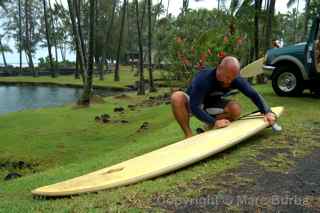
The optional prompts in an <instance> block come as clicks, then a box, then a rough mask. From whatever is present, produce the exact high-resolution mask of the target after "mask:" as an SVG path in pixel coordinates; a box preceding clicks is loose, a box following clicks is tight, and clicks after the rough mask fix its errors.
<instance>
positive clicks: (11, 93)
mask: <svg viewBox="0 0 320 213" xmlns="http://www.w3.org/2000/svg"><path fill="white" fill-rule="evenodd" d="M81 92H82V89H76V88H63V87H42V86H0V114H5V113H8V112H16V111H20V110H24V109H34V108H42V107H53V106H61V105H64V104H66V103H72V102H76V101H77V100H78V98H79V97H80V96H81Z"/></svg>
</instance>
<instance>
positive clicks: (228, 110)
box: [216, 101, 241, 122]
mask: <svg viewBox="0 0 320 213" xmlns="http://www.w3.org/2000/svg"><path fill="white" fill-rule="evenodd" d="M240 115H241V106H240V104H239V103H237V102H236V101H230V102H229V103H228V104H227V105H226V106H225V108H224V113H222V114H219V115H217V116H216V119H217V120H220V119H227V120H229V121H230V122H232V121H235V120H238V118H239V117H240Z"/></svg>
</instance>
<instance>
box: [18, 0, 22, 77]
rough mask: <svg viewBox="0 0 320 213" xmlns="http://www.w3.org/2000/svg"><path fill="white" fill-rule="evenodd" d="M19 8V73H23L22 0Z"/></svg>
mask: <svg viewBox="0 0 320 213" xmlns="http://www.w3.org/2000/svg"><path fill="white" fill-rule="evenodd" d="M18 4H19V5H18V8H19V64H20V66H19V73H20V74H21V73H22V48H23V47H22V17H21V0H19V3H18Z"/></svg>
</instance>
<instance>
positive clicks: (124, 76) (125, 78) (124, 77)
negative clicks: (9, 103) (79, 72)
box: [0, 66, 162, 89]
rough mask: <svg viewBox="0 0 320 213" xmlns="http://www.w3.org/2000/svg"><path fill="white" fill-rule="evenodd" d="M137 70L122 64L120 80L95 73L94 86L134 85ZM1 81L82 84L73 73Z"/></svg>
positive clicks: (158, 74) (157, 74) (2, 79)
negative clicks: (100, 77) (100, 76)
mask: <svg viewBox="0 0 320 213" xmlns="http://www.w3.org/2000/svg"><path fill="white" fill-rule="evenodd" d="M135 74H136V69H135V71H133V72H132V71H131V67H129V66H121V70H120V81H119V82H115V81H114V75H113V73H111V74H110V73H108V74H106V75H105V79H104V80H100V79H99V77H98V76H97V75H96V74H95V75H94V80H93V81H94V86H96V87H97V88H114V89H126V88H127V87H128V86H129V85H134V84H135V82H136V81H138V80H139V77H138V76H136V75H135ZM144 76H145V79H149V77H148V72H147V70H146V69H145V72H144ZM161 77H162V76H161V71H160V70H155V71H154V78H155V79H159V78H161ZM1 83H35V84H37V83H38V84H39V83H41V84H48V85H50V84H51V85H61V86H76V87H79V86H82V80H81V79H75V78H74V76H73V75H70V76H59V77H57V78H52V77H50V76H41V77H36V78H34V77H29V76H28V77H26V76H17V77H0V84H1Z"/></svg>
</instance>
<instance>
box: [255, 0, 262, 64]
mask: <svg viewBox="0 0 320 213" xmlns="http://www.w3.org/2000/svg"><path fill="white" fill-rule="evenodd" d="M261 3H262V0H255V4H254V6H255V14H254V27H255V28H254V48H255V55H254V58H255V59H256V60H257V59H258V58H259V21H260V20H259V18H260V12H261Z"/></svg>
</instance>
